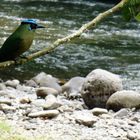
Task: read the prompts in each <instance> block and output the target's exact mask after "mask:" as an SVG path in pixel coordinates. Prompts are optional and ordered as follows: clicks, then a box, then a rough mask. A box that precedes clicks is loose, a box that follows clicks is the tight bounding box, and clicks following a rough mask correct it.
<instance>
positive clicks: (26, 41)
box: [0, 19, 45, 62]
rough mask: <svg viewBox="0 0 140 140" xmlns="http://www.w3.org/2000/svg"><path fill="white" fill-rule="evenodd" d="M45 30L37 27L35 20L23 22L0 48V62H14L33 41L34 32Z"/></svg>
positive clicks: (39, 26)
mask: <svg viewBox="0 0 140 140" xmlns="http://www.w3.org/2000/svg"><path fill="white" fill-rule="evenodd" d="M38 28H45V27H44V26H41V25H38V24H37V23H36V21H35V20H32V19H28V20H23V21H22V22H21V24H20V26H19V27H18V28H17V29H16V31H15V32H14V33H13V34H11V35H10V36H9V37H8V38H7V40H6V41H5V42H4V44H3V45H2V47H1V48H0V62H3V61H7V60H15V59H16V58H17V57H19V56H20V55H21V54H22V53H24V52H25V51H27V50H28V49H29V48H30V46H31V44H32V42H33V39H34V35H35V30H36V29H38Z"/></svg>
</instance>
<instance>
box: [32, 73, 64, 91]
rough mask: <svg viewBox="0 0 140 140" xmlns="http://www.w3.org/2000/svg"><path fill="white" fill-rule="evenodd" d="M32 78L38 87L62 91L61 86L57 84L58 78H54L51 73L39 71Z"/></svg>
mask: <svg viewBox="0 0 140 140" xmlns="http://www.w3.org/2000/svg"><path fill="white" fill-rule="evenodd" d="M33 80H34V81H35V82H36V83H37V84H38V85H39V86H40V87H50V88H53V89H56V90H57V91H58V92H60V93H61V92H62V88H61V86H60V85H59V84H58V82H59V81H58V80H57V79H56V78H54V77H53V76H52V75H49V74H46V73H44V72H41V73H40V74H38V75H37V76H36V77H34V78H33Z"/></svg>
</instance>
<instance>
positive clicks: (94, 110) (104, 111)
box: [91, 108, 108, 116]
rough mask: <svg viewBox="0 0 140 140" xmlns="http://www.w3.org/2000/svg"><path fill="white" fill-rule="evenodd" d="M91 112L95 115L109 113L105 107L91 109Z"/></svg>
mask: <svg viewBox="0 0 140 140" xmlns="http://www.w3.org/2000/svg"><path fill="white" fill-rule="evenodd" d="M91 112H92V114H93V115H95V116H99V115H102V114H107V113H108V111H107V110H106V109H103V108H93V109H92V110H91Z"/></svg>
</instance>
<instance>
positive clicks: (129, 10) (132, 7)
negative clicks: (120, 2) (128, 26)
mask: <svg viewBox="0 0 140 140" xmlns="http://www.w3.org/2000/svg"><path fill="white" fill-rule="evenodd" d="M123 15H124V17H125V19H126V20H130V19H132V18H135V19H136V20H139V21H140V0H128V2H127V3H126V4H125V5H124V7H123Z"/></svg>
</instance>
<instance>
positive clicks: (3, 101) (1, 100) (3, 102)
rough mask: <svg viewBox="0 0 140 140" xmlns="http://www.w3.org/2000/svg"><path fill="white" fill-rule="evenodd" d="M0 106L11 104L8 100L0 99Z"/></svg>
mask: <svg viewBox="0 0 140 140" xmlns="http://www.w3.org/2000/svg"><path fill="white" fill-rule="evenodd" d="M0 104H7V105H12V102H11V100H9V99H0Z"/></svg>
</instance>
